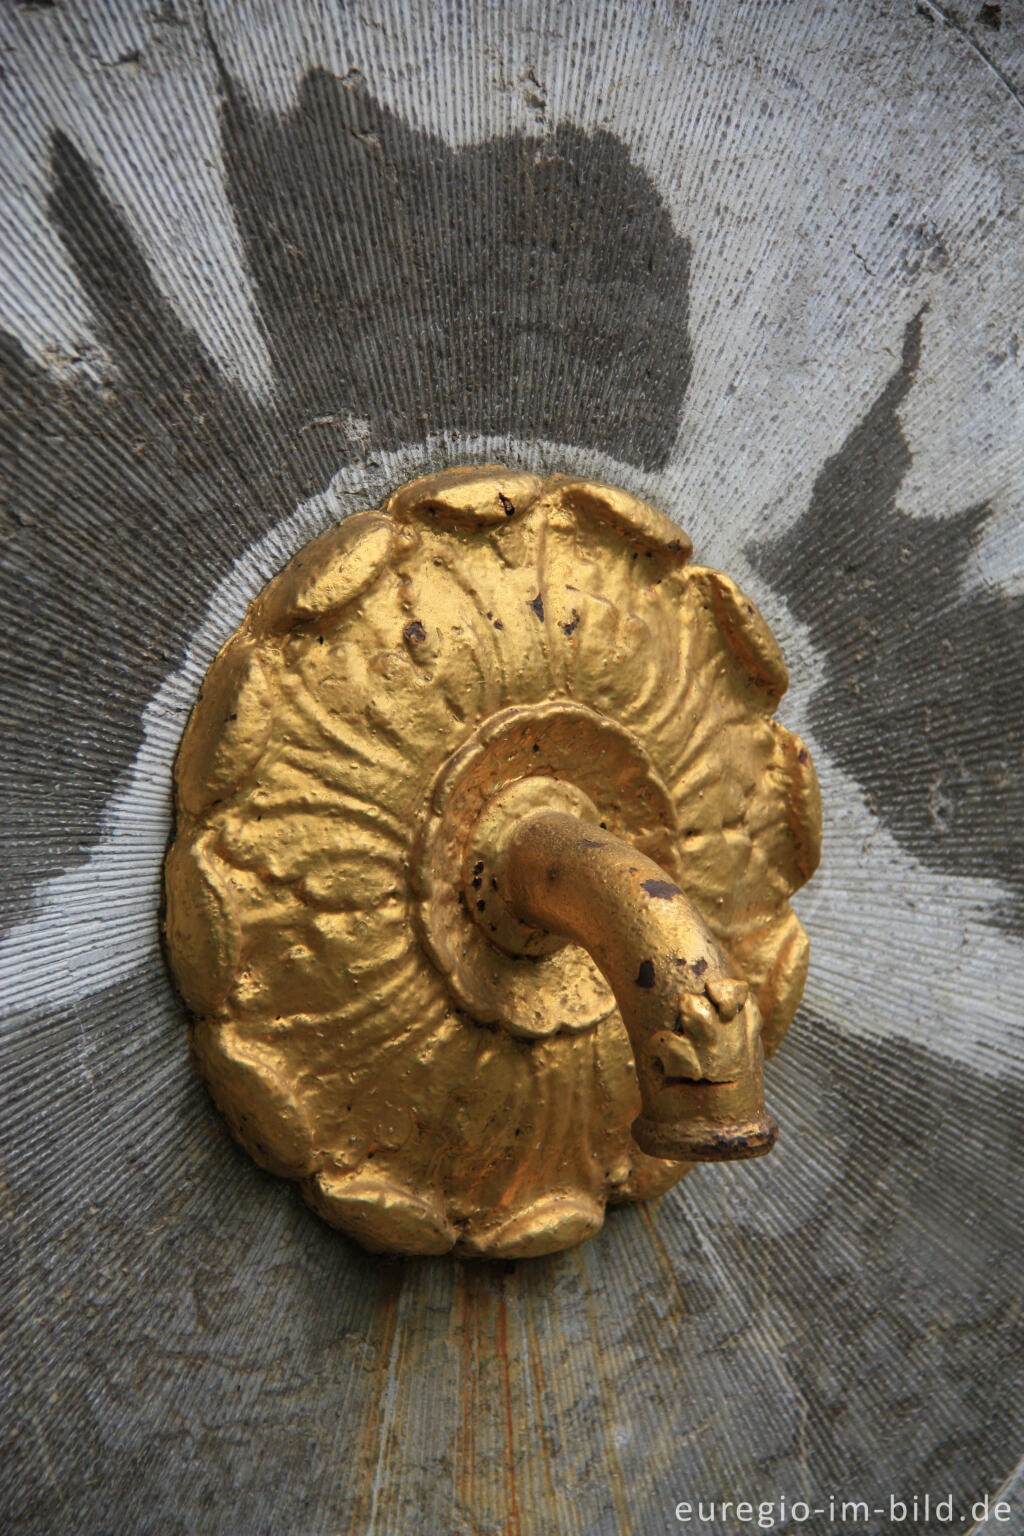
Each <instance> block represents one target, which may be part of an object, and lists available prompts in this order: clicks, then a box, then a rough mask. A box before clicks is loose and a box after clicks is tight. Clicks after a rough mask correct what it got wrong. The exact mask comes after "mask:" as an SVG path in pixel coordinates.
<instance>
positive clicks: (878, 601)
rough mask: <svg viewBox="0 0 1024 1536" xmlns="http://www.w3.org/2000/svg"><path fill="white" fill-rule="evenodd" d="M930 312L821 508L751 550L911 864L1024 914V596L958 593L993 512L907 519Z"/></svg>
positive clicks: (826, 731)
mask: <svg viewBox="0 0 1024 1536" xmlns="http://www.w3.org/2000/svg"><path fill="white" fill-rule="evenodd" d="M921 327H922V315H918V316H917V317H916V318H915V319H914V320H912V321H911V322H910V323H909V324H908V326H907V328H906V331H905V334H904V341H903V357H902V361H901V364H900V367H899V368H898V369H897V371H896V373H895V374H894V375H893V377H892V378H891V379H890V380H889V382H888V384H887V385H886V386H885V388H884V389H883V391H882V393H881V394H880V395H879V397H878V399H877V400H876V401H875V403H874V405H873V406H872V407H871V409H870V410H869V411H868V413H867V415H866V416H865V417H864V419H863V421H861V422H860V423H859V425H858V426H856V427H855V428H854V429H853V431H852V432H851V433H850V435H849V436H848V437H847V439H846V441H845V442H844V444H843V446H842V447H841V448H840V450H839V452H838V453H837V454H835V455H834V456H833V457H832V458H830V459H829V460H828V461H827V462H826V464H825V466H824V468H823V469H822V470H821V473H820V474H819V475H818V478H817V480H816V481H815V484H814V490H813V493H812V496H811V502H810V506H809V507H808V510H807V511H806V512H805V513H804V515H803V516H802V517H801V518H800V519H799V520H798V521H797V523H796V524H795V525H794V526H793V527H792V528H791V529H790V530H789V531H788V532H787V533H785V534H784V535H783V536H782V537H781V538H779V539H777V540H775V541H774V542H773V543H772V544H769V545H767V546H765V547H762V548H758V547H754V548H751V549H749V550H748V553H749V555H750V558H751V559H752V561H753V562H754V564H755V565H756V566H757V568H758V570H759V571H761V572H762V574H763V575H765V576H766V577H767V578H768V580H769V581H771V582H772V583H773V584H774V585H775V586H776V587H778V588H779V589H780V590H781V591H782V592H783V593H784V594H785V596H786V599H787V601H788V602H789V604H790V606H791V608H792V609H793V612H794V613H795V614H796V616H797V617H798V618H799V619H800V620H801V621H802V622H803V623H804V624H806V625H807V627H808V628H809V630H810V632H811V636H812V638H813V640H814V643H815V645H816V646H817V647H818V648H819V649H820V651H821V653H822V655H823V656H824V657H825V658H826V659H827V675H828V682H827V685H826V686H825V687H823V688H822V689H821V690H819V692H818V693H817V694H816V695H815V697H814V699H813V700H812V702H811V720H812V723H813V727H814V731H815V734H816V735H817V736H818V737H820V739H821V741H822V742H823V743H824V744H825V746H826V747H827V748H828V749H829V751H830V752H832V753H833V754H834V755H835V757H836V758H837V760H838V761H839V763H840V764H841V765H842V766H843V768H845V769H846V770H847V771H848V772H849V773H851V774H852V775H853V776H854V777H855V778H856V779H857V781H858V782H859V783H860V784H861V786H862V787H863V789H864V791H865V794H866V798H867V800H868V802H869V804H870V806H871V808H872V810H873V811H874V812H875V814H876V815H878V816H879V817H880V819H881V820H882V821H883V822H884V824H885V825H886V826H887V827H888V828H889V830H890V831H891V832H892V834H893V835H894V837H896V838H897V839H898V840H899V842H900V843H901V844H902V845H903V846H904V847H905V848H906V849H907V851H908V852H909V853H912V854H913V855H914V856H915V857H917V858H919V859H921V860H922V861H924V862H925V863H927V864H929V865H930V866H931V867H932V868H934V869H937V870H942V871H944V872H946V873H949V874H953V875H972V876H979V877H988V878H991V879H997V880H999V881H1000V882H1001V883H1002V884H1003V885H1004V886H1005V887H1006V888H1007V890H1008V891H1010V892H1012V895H1013V900H1012V902H1011V903H1010V905H1009V908H1008V909H1007V910H1000V911H999V912H997V913H996V914H995V916H996V919H997V920H998V921H999V922H1001V923H1008V924H1010V925H1015V924H1019V922H1020V920H1021V917H1022V916H1024V908H1022V905H1021V903H1022V900H1024V777H1022V775H1021V766H1022V760H1024V710H1022V708H1021V678H1022V675H1024V666H1022V664H1024V600H1021V599H1020V598H1011V597H1007V596H1005V595H1004V594H1001V593H998V592H989V591H982V592H979V591H972V592H971V593H970V594H969V595H967V596H964V595H963V594H962V591H961V588H962V583H963V577H964V570H965V566H966V562H967V560H968V558H969V556H970V553H971V549H972V546H973V544H974V541H975V539H976V538H977V536H978V533H979V531H980V530H981V528H982V526H983V525H984V523H985V520H986V518H987V516H988V514H989V508H988V507H987V506H985V505H978V506H974V507H969V508H968V509H967V510H966V511H965V512H963V513H961V514H960V516H958V517H955V518H941V519H940V518H924V517H921V518H918V517H908V516H906V515H905V514H903V513H901V512H898V511H897V510H896V497H897V494H898V492H899V488H900V485H901V483H902V481H903V478H904V476H905V474H906V473H907V470H908V469H909V467H910V462H911V458H910V453H909V451H908V448H907V443H906V439H905V438H904V436H903V431H902V428H901V426H900V420H899V407H900V405H901V403H902V402H903V400H904V399H905V398H906V396H907V394H908V393H909V391H910V389H911V387H912V385H913V383H914V379H915V377H916V374H917V368H918V364H919V361H920V356H921Z"/></svg>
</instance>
